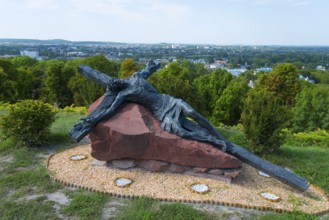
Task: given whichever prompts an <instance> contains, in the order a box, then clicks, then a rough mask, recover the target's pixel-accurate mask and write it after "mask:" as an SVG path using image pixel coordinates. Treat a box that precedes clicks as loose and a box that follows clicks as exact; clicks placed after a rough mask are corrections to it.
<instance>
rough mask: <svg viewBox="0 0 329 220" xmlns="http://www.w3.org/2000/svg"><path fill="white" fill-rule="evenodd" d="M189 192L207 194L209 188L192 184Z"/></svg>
mask: <svg viewBox="0 0 329 220" xmlns="http://www.w3.org/2000/svg"><path fill="white" fill-rule="evenodd" d="M191 190H192V191H194V192H196V193H207V192H208V191H209V187H208V186H207V185H205V184H200V183H197V184H193V185H191Z"/></svg>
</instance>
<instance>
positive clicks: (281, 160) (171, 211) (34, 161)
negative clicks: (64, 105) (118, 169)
mask: <svg viewBox="0 0 329 220" xmlns="http://www.w3.org/2000/svg"><path fill="white" fill-rule="evenodd" d="M81 117H83V115H80V114H77V113H63V112H61V113H59V115H58V117H57V119H56V121H55V123H54V124H53V126H52V128H51V136H50V140H49V144H48V145H46V146H43V147H40V148H24V147H20V146H15V145H14V143H13V142H12V141H11V140H1V142H0V219H71V218H74V219H227V218H230V216H231V217H232V216H237V217H240V218H241V219H317V218H319V217H316V216H311V215H305V214H301V213H292V214H276V213H265V214H264V213H260V212H257V211H255V212H253V213H250V212H248V211H242V212H240V211H233V212H232V211H225V209H224V210H223V211H220V212H218V211H217V212H212V211H206V210H200V209H196V206H195V205H191V204H180V203H161V202H158V201H154V200H152V199H151V198H145V197H144V198H139V199H134V200H128V199H116V198H111V197H110V196H108V195H105V194H99V193H92V192H86V191H83V190H77V189H73V188H69V187H64V186H61V185H59V184H57V183H55V182H53V181H52V180H51V179H50V178H49V176H48V173H47V170H46V168H45V161H46V157H47V156H48V155H49V154H50V153H54V152H56V151H57V150H60V149H63V148H64V147H66V146H70V145H72V144H74V143H73V142H71V140H70V139H69V138H68V136H67V135H66V134H67V132H68V130H69V129H70V127H71V126H72V125H73V124H74V123H76V122H77V121H78V120H79V119H80V118H81ZM221 131H222V132H223V133H225V135H226V136H227V137H228V138H229V139H231V140H232V141H234V142H237V143H238V144H240V145H243V144H244V143H245V140H243V137H242V136H241V133H239V132H238V131H232V130H231V129H229V128H222V129H221ZM0 132H1V131H0ZM266 159H268V160H270V161H272V162H273V163H276V164H279V165H281V166H283V167H288V168H290V169H291V170H293V171H294V172H296V173H297V174H299V175H301V176H303V177H304V178H306V179H308V180H309V181H310V182H311V183H313V184H315V185H317V186H320V187H321V188H323V189H324V190H325V191H326V192H329V181H328V176H329V148H319V147H312V146H309V147H299V146H288V145H284V146H283V147H282V148H281V149H280V150H279V151H278V152H277V153H276V154H273V155H267V156H266ZM53 195H61V196H62V197H63V198H62V200H61V201H59V200H57V199H56V198H57V197H56V198H55V199H54V198H53ZM65 199H66V200H67V201H65ZM111 210H112V213H111V214H110V215H106V213H108V212H110V211H111ZM113 210H114V211H113ZM104 213H105V214H104ZM320 218H322V219H329V216H328V215H324V216H321V217H320Z"/></svg>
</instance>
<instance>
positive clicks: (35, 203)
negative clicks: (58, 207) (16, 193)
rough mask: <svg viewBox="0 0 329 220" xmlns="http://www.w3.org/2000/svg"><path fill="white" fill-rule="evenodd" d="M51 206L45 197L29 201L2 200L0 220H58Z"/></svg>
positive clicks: (51, 203)
mask: <svg viewBox="0 0 329 220" xmlns="http://www.w3.org/2000/svg"><path fill="white" fill-rule="evenodd" d="M52 206H53V202H50V201H47V200H45V197H39V198H37V199H34V200H29V201H13V200H3V201H1V202H0V220H7V219H8V220H11V219H25V220H38V219H58V218H57V217H56V214H55V210H54V209H53V207H52Z"/></svg>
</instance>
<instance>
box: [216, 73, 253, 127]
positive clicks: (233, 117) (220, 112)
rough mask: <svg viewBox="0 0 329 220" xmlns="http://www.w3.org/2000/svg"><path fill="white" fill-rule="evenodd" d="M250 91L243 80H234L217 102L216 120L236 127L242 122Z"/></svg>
mask: <svg viewBox="0 0 329 220" xmlns="http://www.w3.org/2000/svg"><path fill="white" fill-rule="evenodd" d="M249 89H250V88H249V87H248V85H247V83H246V82H245V81H244V80H243V79H241V78H235V79H233V80H232V81H231V82H230V83H229V84H228V86H227V87H226V88H225V90H224V91H223V94H222V95H221V96H220V98H219V99H218V100H217V101H216V106H215V109H214V113H213V117H214V119H215V120H216V121H218V122H222V123H223V124H226V125H236V124H237V123H238V122H239V121H240V118H241V113H242V111H243V107H244V101H245V99H246V96H247V92H248V90H249Z"/></svg>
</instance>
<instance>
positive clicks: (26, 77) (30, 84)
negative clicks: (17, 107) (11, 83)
mask: <svg viewBox="0 0 329 220" xmlns="http://www.w3.org/2000/svg"><path fill="white" fill-rule="evenodd" d="M17 72H18V74H17V80H16V83H17V92H18V98H17V99H18V100H23V99H33V98H34V85H35V77H34V76H33V74H32V71H31V70H30V68H24V67H18V68H17Z"/></svg>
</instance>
